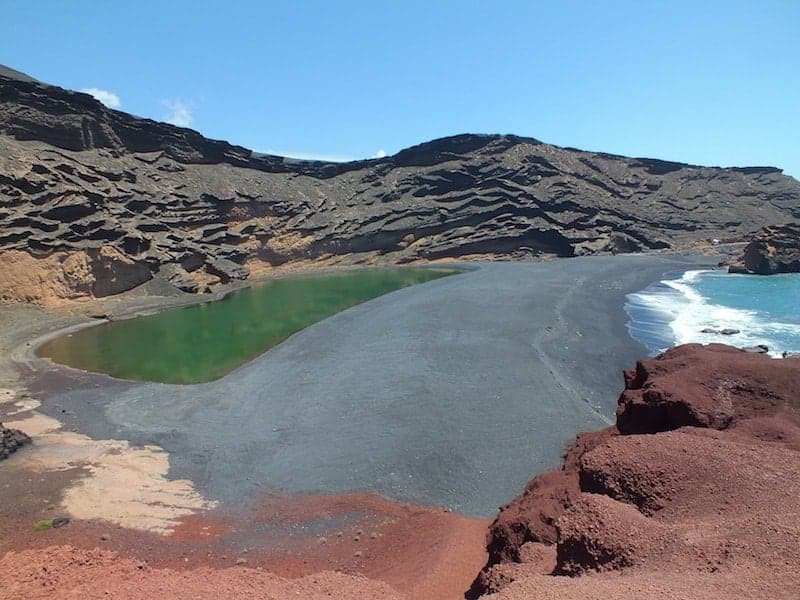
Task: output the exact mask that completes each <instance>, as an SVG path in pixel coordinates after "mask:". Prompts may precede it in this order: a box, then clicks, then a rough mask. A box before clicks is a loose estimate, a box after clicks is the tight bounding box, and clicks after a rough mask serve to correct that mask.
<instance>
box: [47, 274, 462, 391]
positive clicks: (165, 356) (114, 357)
mask: <svg viewBox="0 0 800 600" xmlns="http://www.w3.org/2000/svg"><path fill="white" fill-rule="evenodd" d="M455 272H456V271H454V270H446V269H381V270H363V271H350V272H346V273H339V274H333V275H322V276H316V277H293V278H287V279H277V280H275V281H271V282H269V283H266V284H263V285H258V286H256V287H251V288H248V289H245V290H242V291H239V292H236V293H234V294H232V295H230V296H228V297H227V298H225V299H224V300H220V301H218V302H210V303H206V304H198V305H195V306H190V307H187V308H179V309H172V310H167V311H164V312H162V313H158V314H155V315H149V316H144V317H137V318H135V319H129V320H124V321H112V322H109V323H104V324H102V325H98V326H96V327H89V328H87V329H82V330H80V331H77V332H75V333H72V334H70V335H65V336H62V337H60V338H57V339H54V340H52V341H50V342H48V343H46V344H44V345H43V346H42V347H41V348H40V349H39V355H40V356H43V357H47V358H50V359H52V360H54V361H55V362H58V363H61V364H65V365H69V366H71V367H77V368H79V369H84V370H86V371H95V372H99V373H107V374H108V375H111V376H113V377H118V378H121V379H136V380H143V381H159V382H164V383H202V382H206V381H212V380H214V379H217V378H219V377H222V376H223V375H225V374H226V373H229V372H230V371H232V370H233V369H235V368H236V367H238V366H239V365H241V364H243V363H245V362H247V361H248V360H251V359H253V358H255V357H256V356H258V355H259V354H262V353H263V352H264V351H266V350H267V349H269V348H271V347H272V346H275V345H276V344H279V343H280V342H281V341H283V340H285V339H286V338H287V337H289V336H290V335H292V334H293V333H295V332H297V331H300V330H301V329H303V328H305V327H308V326H309V325H311V324H312V323H316V322H317V321H321V320H322V319H324V318H326V317H329V316H331V315H333V314H335V313H337V312H339V311H342V310H344V309H346V308H349V307H351V306H354V305H356V304H360V303H361V302H364V301H366V300H369V299H371V298H375V297H377V296H381V295H383V294H386V293H388V292H392V291H394V290H397V289H400V288H404V287H408V286H410V285H415V284H417V283H423V282H425V281H430V280H432V279H437V278H439V277H443V276H445V275H450V274H453V273H455Z"/></svg>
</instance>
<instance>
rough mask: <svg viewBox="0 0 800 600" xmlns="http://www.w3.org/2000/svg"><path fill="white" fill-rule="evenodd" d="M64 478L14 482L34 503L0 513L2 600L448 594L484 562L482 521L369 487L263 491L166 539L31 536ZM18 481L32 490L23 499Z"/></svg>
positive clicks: (80, 531) (111, 534) (459, 593)
mask: <svg viewBox="0 0 800 600" xmlns="http://www.w3.org/2000/svg"><path fill="white" fill-rule="evenodd" d="M66 482H67V479H66V478H61V479H56V480H49V481H48V480H45V479H31V480H29V481H27V482H16V483H17V485H15V486H13V487H14V489H15V490H17V491H16V496H15V497H13V498H11V500H12V502H13V504H15V505H17V504H18V503H19V505H21V506H23V507H30V509H29V508H23V510H22V511H21V513H19V514H17V513H13V514H12V513H5V514H0V516H3V517H4V518H3V519H2V520H0V521H2V522H1V523H0V556H2V555H3V552H6V551H7V553H6V554H5V557H4V558H2V559H0V598H2V599H5V598H7V597H8V598H12V597H13V598H28V597H34V598H35V597H73V596H74V597H81V598H83V597H94V595H97V596H98V597H99V596H103V594H104V592H105V591H110V592H111V593H112V597H114V598H151V597H153V595H152V594H151V592H152V590H154V589H161V590H163V593H166V594H167V597H169V598H172V597H176V598H183V597H186V598H194V597H212V595H218V594H219V593H225V594H228V595H229V596H232V597H244V596H253V597H255V598H286V597H307V598H317V597H319V598H323V597H324V598H328V597H336V598H404V599H417V598H419V599H423V598H424V599H428V598H430V599H433V600H451V599H456V598H462V597H463V594H464V591H465V590H466V589H467V588H468V587H469V585H470V582H471V580H472V579H473V577H474V575H475V573H476V572H477V571H478V569H480V567H481V565H483V564H484V563H485V562H486V551H485V549H484V547H483V542H484V538H485V532H486V527H487V525H488V522H486V521H483V520H479V519H472V518H468V517H464V516H461V515H457V514H453V513H449V512H445V511H443V510H441V509H434V508H426V507H420V506H414V505H407V504H399V503H394V502H390V501H388V500H385V499H383V498H380V497H379V496H376V495H373V494H347V495H338V496H337V495H330V496H300V497H297V496H277V495H268V496H265V497H264V498H263V499H262V501H260V502H259V503H258V504H257V505H256V506H255V507H252V508H251V509H248V510H245V511H242V512H240V513H227V514H221V513H218V512H212V513H201V514H196V515H193V516H191V517H187V518H184V519H183V521H182V523H181V525H180V526H179V527H178V528H177V529H176V530H175V532H174V533H173V534H172V535H170V536H167V537H162V536H159V535H156V534H151V533H145V532H140V531H135V530H131V529H125V528H122V527H119V526H115V525H109V524H107V523H103V522H99V521H95V522H93V521H72V522H71V523H70V524H69V525H68V526H66V527H62V528H59V529H52V530H48V531H39V532H37V531H34V530H33V527H32V524H33V523H34V522H35V521H36V520H37V519H38V518H42V517H43V516H50V517H52V516H54V515H48V514H47V513H46V512H45V513H43V506H40V505H38V504H37V503H36V502H35V501H33V498H35V497H41V496H43V495H52V494H53V492H54V490H52V489H48V486H49V484H53V483H55V484H56V485H58V486H63V485H64V484H65V483H66ZM21 487H29V488H30V490H29V491H28V493H27V494H24V495H23V494H20V493H19V489H20V488H21ZM26 499H27V500H28V501H26ZM0 504H2V503H0ZM39 504H42V503H41V502H40V503H39ZM2 512H3V511H0V513H2ZM99 548H102V549H103V551H102V552H101V551H100V550H99ZM23 565H24V568H23ZM140 566H141V567H142V568H139V567H140ZM134 567H135V568H134ZM101 573H102V575H101ZM285 578H290V579H289V580H286V579H285ZM189 580H190V581H192V582H200V583H196V584H195V583H193V584H192V585H187V583H186V582H187V581H189ZM37 594H39V595H37ZM204 594H205V595H204ZM259 594H260V595H259ZM105 597H108V596H105Z"/></svg>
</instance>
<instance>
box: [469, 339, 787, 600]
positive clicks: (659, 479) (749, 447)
mask: <svg viewBox="0 0 800 600" xmlns="http://www.w3.org/2000/svg"><path fill="white" fill-rule="evenodd" d="M798 381H800V361H797V360H793V359H785V360H780V359H772V358H769V357H766V356H763V355H760V354H751V353H747V352H744V351H741V350H738V349H736V348H732V347H729V346H725V345H721V344H712V345H709V346H701V345H698V344H689V345H685V346H679V347H677V348H673V349H671V350H668V351H667V352H665V353H664V354H662V355H661V356H659V357H658V358H655V359H651V360H645V361H640V362H639V363H637V365H636V367H635V368H634V369H632V370H630V371H628V372H626V373H625V390H624V391H623V393H622V395H621V396H620V399H619V405H618V409H617V423H616V426H615V427H613V428H610V429H607V430H604V431H601V432H596V433H592V434H581V435H580V436H578V439H577V441H576V442H575V444H573V446H571V447H570V448H569V450H568V451H567V454H566V457H565V461H564V465H563V466H562V468H561V469H559V470H554V471H550V472H547V473H544V474H542V475H539V476H538V477H536V478H535V479H533V480H532V481H531V482H530V483H529V484H528V486H527V487H526V489H525V491H524V492H523V493H522V494H521V495H520V496H519V497H517V498H516V499H514V501H513V502H511V503H510V504H508V505H506V506H504V507H502V508H501V511H500V514H499V515H498V517H497V519H496V520H495V522H494V523H493V524H492V526H491V528H490V532H489V536H488V539H487V542H488V546H487V547H488V550H489V562H488V564H487V566H486V567H485V568H484V570H483V571H482V572H481V573H480V574H479V576H478V578H477V579H476V581H475V583H474V585H473V588H472V589H471V590H470V593H469V594H468V596H469V597H472V598H476V597H478V596H480V595H481V594H484V593H487V592H489V591H497V590H498V589H501V588H504V587H506V586H508V585H510V584H511V582H512V580H514V579H517V578H520V577H525V576H526V569H527V572H528V573H530V574H532V576H533V575H535V574H536V573H537V572H539V571H538V570H539V569H540V566H539V565H537V564H530V565H529V566H526V557H525V555H524V553H523V549H524V548H525V547H526V545H528V544H531V543H537V542H544V543H548V544H554V545H555V546H556V565H555V568H554V569H553V573H554V574H560V575H571V576H576V575H581V574H583V573H586V572H590V571H607V570H614V571H624V570H628V569H634V568H636V567H640V566H641V567H644V568H647V569H648V572H652V570H653V569H656V570H659V569H666V570H670V569H672V570H673V571H676V572H683V571H685V570H686V569H696V568H700V569H708V570H710V571H712V572H713V571H716V570H717V569H718V568H720V565H722V564H726V563H728V562H729V561H730V560H731V555H730V552H731V550H730V549H731V548H741V549H742V552H751V553H752V554H751V556H754V557H756V558H757V560H759V561H765V563H774V565H782V566H786V565H794V566H793V567H792V568H793V569H796V568H797V564H796V563H797V561H796V560H795V559H796V554H795V550H794V549H793V546H794V543H793V542H791V538H792V535H794V534H792V533H789V532H788V530H787V535H786V536H783V535H777V536H776V535H774V534H772V533H770V531H777V530H778V529H776V527H778V528H780V527H786V526H787V524H791V523H792V522H794V521H793V520H794V519H795V516H794V515H795V514H796V512H797V503H796V494H797V493H798V491H800V395H798V393H797V382H798ZM776 473H780V475H779V476H776ZM750 521H752V522H754V523H758V527H754V528H752V529H749V530H748V526H745V525H743V523H748V522H750ZM770 523H772V525H769V524H770ZM777 523H782V525H780V526H777V525H776V524H777ZM788 526H789V527H790V529H791V528H793V527H794V526H793V525H788ZM795 529H796V528H795ZM689 530H691V531H696V533H695V534H693V537H687V536H686V535H685V532H686V531H689ZM781 530H782V529H781ZM698 539H703V540H706V541H705V542H704V543H703V544H698V543H697V542H695V541H694V540H698ZM745 548H749V549H748V550H745ZM755 548H759V550H758V551H756V550H755ZM789 556H793V557H795V558H794V559H789V562H786V560H787V559H788V557H789ZM792 561H794V562H792ZM510 564H515V565H516V566H515V567H514V568H509V565H510ZM665 565H669V566H667V567H665ZM689 565H692V566H689ZM756 566H760V563H759V565H756ZM731 568H733V563H731ZM765 568H766V569H767V570H768V571H769V569H774V568H776V567H775V566H772V567H765ZM770 572H771V571H770ZM532 581H535V582H536V583H535V586H534V587H536V586H538V587H539V588H541V590H542V595H541V597H542V598H544V597H547V598H555V597H561V596H558V595H555V594H551V595H548V594H547V593H545V592H546V589H547V588H546V586H547V585H548V584H547V580H546V579H542V578H541V577H539V578H538V579H534V580H532ZM509 597H517V596H513V595H510V596H509ZM519 597H529V596H522V595H521V596H519ZM530 597H534V596H530ZM535 597H537V598H538V597H540V596H538V595H537V596H535ZM565 597H576V596H569V595H567V596H565ZM577 597H579V596H577Z"/></svg>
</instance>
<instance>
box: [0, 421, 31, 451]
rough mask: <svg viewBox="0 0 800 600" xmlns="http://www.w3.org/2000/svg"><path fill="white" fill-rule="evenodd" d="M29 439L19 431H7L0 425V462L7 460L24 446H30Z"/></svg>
mask: <svg viewBox="0 0 800 600" xmlns="http://www.w3.org/2000/svg"><path fill="white" fill-rule="evenodd" d="M30 443H31V438H29V437H28V436H27V435H25V434H24V433H23V432H21V431H20V430H19V429H8V428H7V427H3V424H2V423H0V460H3V459H4V458H8V457H9V456H10V455H11V453H12V452H16V451H17V450H19V449H20V448H22V446H24V445H25V444H30Z"/></svg>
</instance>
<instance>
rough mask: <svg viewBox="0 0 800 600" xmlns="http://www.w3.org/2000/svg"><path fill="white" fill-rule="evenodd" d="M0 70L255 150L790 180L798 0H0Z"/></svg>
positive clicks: (798, 59)
mask: <svg viewBox="0 0 800 600" xmlns="http://www.w3.org/2000/svg"><path fill="white" fill-rule="evenodd" d="M0 11H2V12H1V13H0V14H2V17H3V22H4V24H3V34H2V36H0V63H3V64H7V65H9V66H11V67H14V68H17V69H20V70H22V71H25V72H28V73H30V74H31V75H33V76H34V77H37V78H39V79H41V80H43V81H47V82H50V83H54V84H57V85H60V86H62V87H67V88H73V89H91V88H95V89H96V90H103V91H106V92H109V93H110V94H112V96H105V101H106V102H107V103H110V104H114V103H115V99H116V101H117V102H118V103H119V108H120V109H121V110H125V111H128V112H131V113H133V114H137V115H140V116H146V117H151V118H155V119H161V120H171V121H174V122H176V123H178V124H182V125H188V126H191V127H192V128H194V129H197V130H199V131H201V132H202V133H203V134H205V135H207V136H209V137H212V138H219V139H226V140H229V141H231V142H233V143H237V144H241V145H243V146H246V147H249V148H254V149H257V150H261V151H271V152H274V153H279V154H289V155H298V156H318V157H329V158H340V159H346V158H362V157H369V156H374V155H376V154H377V153H380V152H387V153H389V154H392V153H394V152H396V151H397V150H399V149H401V148H404V147H407V146H410V145H413V144H417V143H420V142H423V141H427V140H430V139H433V138H436V137H441V136H445V135H451V134H455V133H463V132H481V133H516V134H519V135H526V136H532V137H536V138H538V139H541V140H543V141H545V142H550V143H554V144H559V145H563V146H573V147H579V148H585V149H590V150H601V151H606V152H613V153H618V154H626V155H632V156H650V157H657V158H664V159H671V160H681V161H686V162H692V163H698V164H708V165H723V166H731V165H739V166H741V165H763V164H769V165H776V166H779V167H782V168H784V169H785V170H786V171H787V172H788V173H789V174H792V175H794V176H796V177H800V149H799V148H798V146H799V145H800V2H799V1H797V0H772V1H763V2H756V1H755V0H754V1H752V2H739V1H735V0H728V1H726V2H710V1H707V2H697V1H693V2H682V1H679V0H673V1H669V2H654V1H647V0H637V1H631V2H622V1H618V2H614V1H605V2H590V1H588V0H587V1H585V2H575V1H560V2H556V1H553V2H548V3H544V2H534V1H532V0H528V1H524V0H523V1H519V2H510V1H509V2H501V1H497V2H489V1H485V2H474V1H469V0H461V1H458V2H445V1H440V2H436V1H433V0H428V1H416V0H404V1H402V2H400V1H398V2H388V1H380V0H372V1H370V2H367V1H363V2H347V1H344V0H342V1H337V2H316V1H314V2H312V1H301V0H297V1H282V2H267V1H262V2H236V1H233V0H229V1H227V2H206V1H202V0H194V1H191V2H183V1H178V0H169V1H166V0H164V1H161V2H150V1H147V0H137V1H136V2H133V1H131V2H122V1H114V2H100V1H99V0H98V1H93V2H88V1H80V0H63V1H57V0H51V1H49V2H45V1H40V0H24V1H23V0H0Z"/></svg>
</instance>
